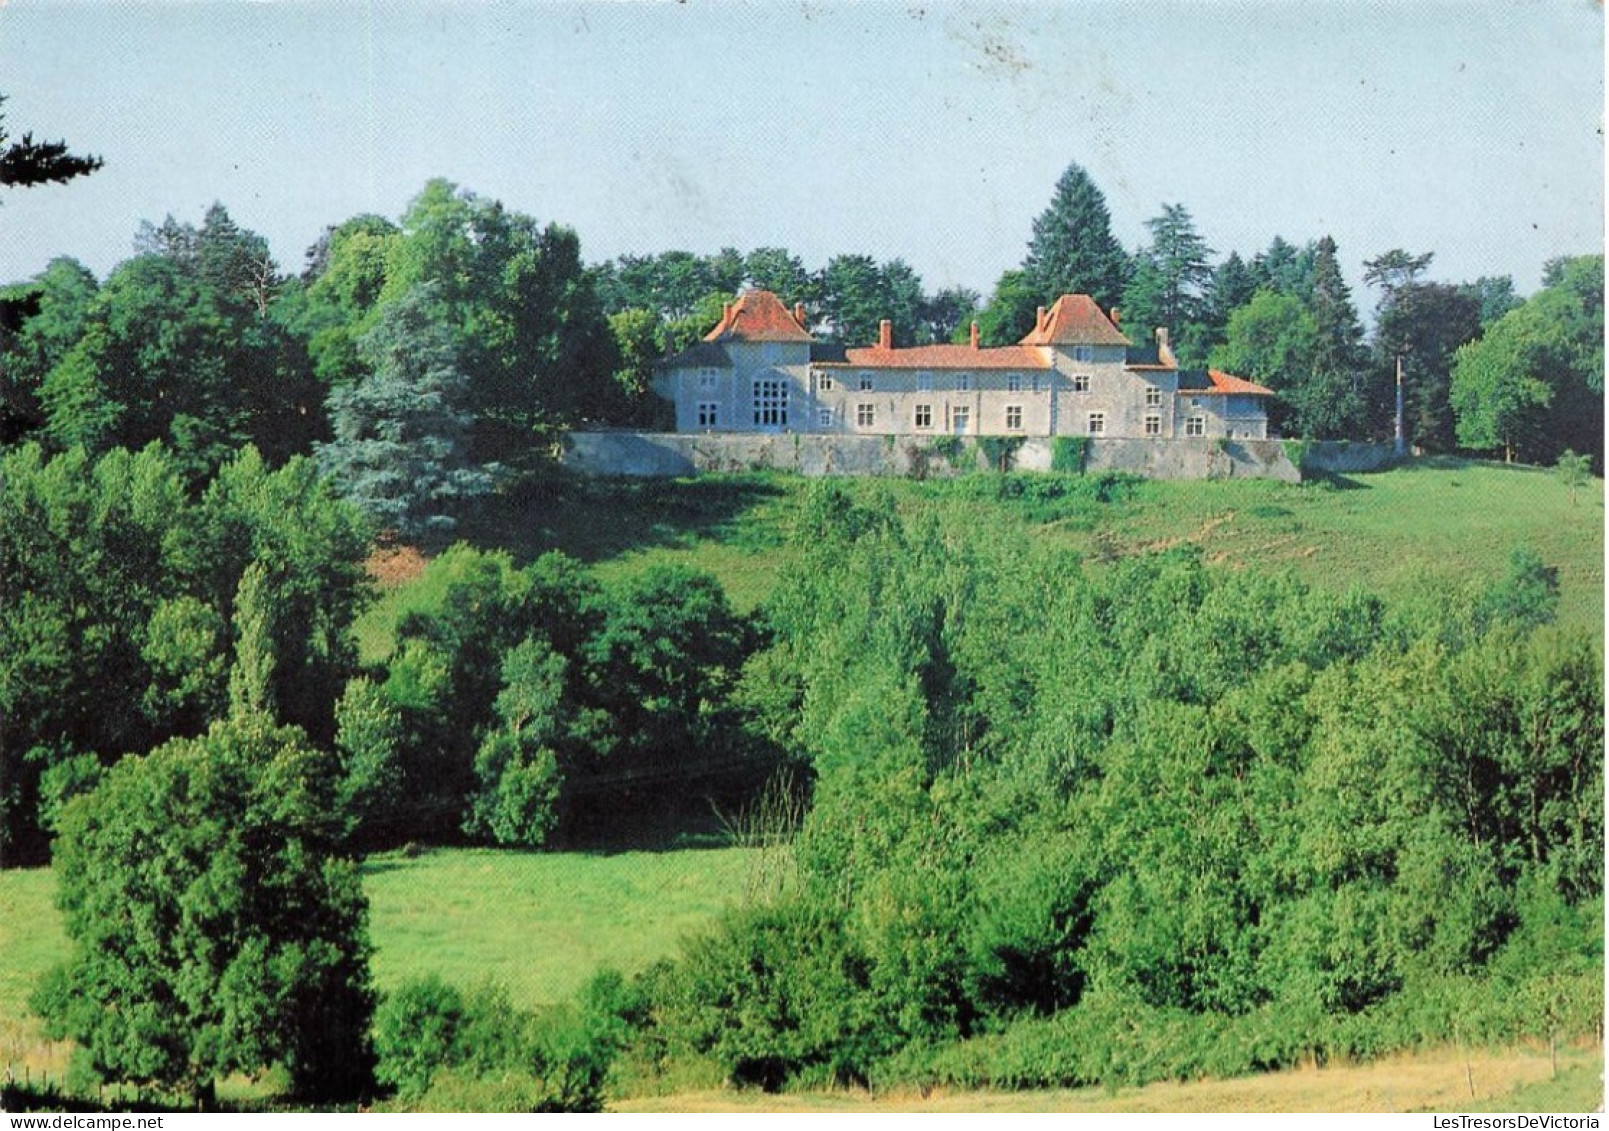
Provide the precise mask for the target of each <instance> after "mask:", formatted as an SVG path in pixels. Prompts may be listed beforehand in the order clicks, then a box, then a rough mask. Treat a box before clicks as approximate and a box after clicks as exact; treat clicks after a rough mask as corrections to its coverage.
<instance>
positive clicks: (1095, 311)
mask: <svg viewBox="0 0 1609 1131" xmlns="http://www.w3.org/2000/svg"><path fill="white" fill-rule="evenodd" d="M1022 344H1023V345H1025V346H1073V345H1077V346H1127V345H1133V343H1132V342H1130V341H1129V340H1128V339H1127V338H1125V337H1124V336H1123V332H1122V331H1121V330H1119V329H1118V328H1117V327H1116V326H1114V325H1112V320H1111V319H1110V318H1108V317H1106V315H1105V314H1104V313H1103V312H1102V311H1101V308H1100V307H1099V306H1097V305H1096V303H1095V300H1094V299H1092V298H1090V297H1089V296H1088V295H1062V296H1061V298H1059V299H1057V300H1056V305H1054V306H1052V307H1051V308H1050V309H1049V310H1048V311H1046V313H1045V317H1044V319H1043V320H1042V321H1041V322H1040V323H1039V325H1037V326H1035V327H1034V330H1033V333H1031V334H1029V335H1028V336H1027V337H1026V338H1024V339H1023V340H1022Z"/></svg>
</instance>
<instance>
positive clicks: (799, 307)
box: [793, 302, 809, 330]
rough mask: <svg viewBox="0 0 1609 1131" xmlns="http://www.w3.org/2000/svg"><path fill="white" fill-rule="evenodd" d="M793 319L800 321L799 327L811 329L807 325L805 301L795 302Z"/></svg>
mask: <svg viewBox="0 0 1609 1131" xmlns="http://www.w3.org/2000/svg"><path fill="white" fill-rule="evenodd" d="M793 320H794V321H795V322H797V323H799V329H801V330H807V329H809V327H808V326H806V325H805V312H804V303H802V302H796V303H794V304H793Z"/></svg>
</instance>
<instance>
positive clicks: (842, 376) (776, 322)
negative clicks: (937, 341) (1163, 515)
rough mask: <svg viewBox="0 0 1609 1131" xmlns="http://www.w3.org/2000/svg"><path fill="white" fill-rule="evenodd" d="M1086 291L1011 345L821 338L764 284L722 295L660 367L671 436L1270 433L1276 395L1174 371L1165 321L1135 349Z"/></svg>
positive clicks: (1230, 380) (1234, 381)
mask: <svg viewBox="0 0 1609 1131" xmlns="http://www.w3.org/2000/svg"><path fill="white" fill-rule="evenodd" d="M1116 313H1117V312H1116V311H1114V312H1113V317H1108V316H1107V315H1106V313H1105V312H1103V311H1102V310H1101V308H1100V307H1099V306H1098V305H1096V303H1095V301H1094V300H1093V299H1091V298H1090V297H1089V296H1088V295H1062V296H1061V298H1059V299H1057V300H1056V303H1055V305H1054V306H1052V307H1051V308H1050V309H1049V310H1046V309H1044V308H1040V310H1039V316H1038V319H1037V322H1036V324H1035V326H1034V329H1033V332H1032V333H1030V334H1029V335H1028V336H1027V337H1025V338H1023V339H1022V341H1021V342H1019V343H1017V344H1016V345H1014V346H1001V347H993V348H984V347H981V346H979V345H978V327H977V323H973V324H972V341H971V343H970V344H969V345H933V346H914V347H910V348H906V349H898V348H895V346H894V344H893V326H892V324H891V323H889V322H887V321H885V322H883V323H882V327H881V332H880V333H879V335H878V341H877V344H876V345H872V346H865V347H861V348H855V347H849V348H845V347H843V346H837V345H832V344H829V343H825V342H818V341H816V340H815V338H814V337H813V336H812V335H811V334H810V332H809V330H808V329H807V328H806V320H805V312H804V308H803V307H797V306H796V307H795V308H794V309H793V310H791V311H790V310H788V309H787V308H786V307H785V306H783V304H782V302H781V300H779V299H778V298H777V296H776V295H774V294H772V293H771V292H770V291H749V292H747V293H746V294H744V295H743V296H742V297H740V298H739V299H738V300H737V301H736V302H734V303H729V304H728V305H727V306H726V309H725V312H724V314H723V316H722V318H721V321H720V324H719V325H717V326H716V327H715V328H714V329H713V330H711V331H710V332H709V333H708V334H706V335H705V337H704V340H703V341H702V342H699V343H698V344H697V345H695V346H693V347H692V348H691V349H687V350H684V351H682V352H681V353H679V354H677V355H676V356H674V357H671V358H667V359H665V360H664V361H662V362H660V363H659V365H658V372H657V375H656V377H655V380H654V387H655V389H656V391H657V392H659V393H660V394H661V395H662V396H664V397H665V398H666V399H668V400H669V401H671V403H672V404H674V405H675V407H676V430H677V431H678V432H740V433H741V432H748V433H753V432H808V433H825V434H837V435H857V434H859V435H882V436H923V435H934V436H938V435H957V436H1025V437H1028V436H1091V437H1097V438H1099V437H1112V438H1154V439H1159V440H1165V439H1173V438H1175V437H1197V436H1200V437H1221V438H1224V439H1246V440H1263V439H1267V438H1268V411H1267V408H1266V405H1267V400H1268V398H1269V397H1270V396H1272V395H1273V391H1272V390H1270V389H1266V388H1264V387H1263V386H1261V385H1258V384H1255V383H1253V382H1251V381H1247V380H1245V379H1243V378H1240V377H1234V376H1231V375H1229V374H1227V373H1220V372H1218V371H1217V370H1215V369H1206V370H1194V369H1181V368H1180V367H1179V364H1178V361H1177V360H1176V359H1175V357H1174V355H1173V351H1172V350H1171V349H1169V348H1168V334H1167V331H1166V330H1163V329H1159V330H1157V331H1156V333H1155V337H1154V339H1153V340H1151V341H1149V342H1146V343H1143V344H1136V343H1135V342H1133V341H1131V340H1130V339H1129V338H1128V337H1127V336H1125V335H1124V334H1123V332H1122V331H1121V330H1119V329H1118V326H1117V322H1116V318H1115V315H1116Z"/></svg>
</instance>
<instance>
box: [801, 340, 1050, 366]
mask: <svg viewBox="0 0 1609 1131" xmlns="http://www.w3.org/2000/svg"><path fill="white" fill-rule="evenodd" d="M844 355H845V357H847V358H848V360H847V361H840V362H827V363H824V364H826V365H829V366H839V367H856V366H864V367H865V368H867V369H1049V368H1050V358H1049V357H1047V356H1046V355H1045V352H1044V351H1043V350H1039V349H1035V348H1033V347H1032V346H1000V347H997V348H994V349H973V348H972V347H971V346H953V345H938V346H911V347H910V348H908V349H882V348H880V347H878V346H867V347H865V348H864V349H848V350H845V351H844Z"/></svg>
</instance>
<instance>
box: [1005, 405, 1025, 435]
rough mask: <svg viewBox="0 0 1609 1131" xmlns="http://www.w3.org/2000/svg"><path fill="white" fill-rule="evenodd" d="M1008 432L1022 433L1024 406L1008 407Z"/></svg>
mask: <svg viewBox="0 0 1609 1131" xmlns="http://www.w3.org/2000/svg"><path fill="white" fill-rule="evenodd" d="M1006 431H1007V432H1021V431H1022V406H1021V405H1020V404H1008V405H1007V406H1006Z"/></svg>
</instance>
